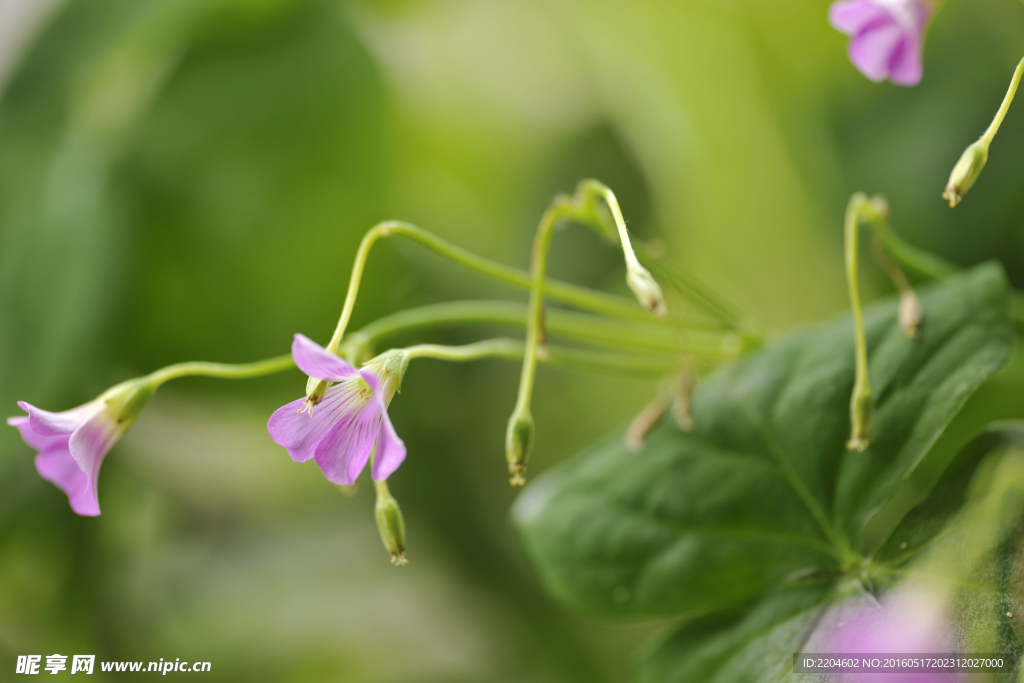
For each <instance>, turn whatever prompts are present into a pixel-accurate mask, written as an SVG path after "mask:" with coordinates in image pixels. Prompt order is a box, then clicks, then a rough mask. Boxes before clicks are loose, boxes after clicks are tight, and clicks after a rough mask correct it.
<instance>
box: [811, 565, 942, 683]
mask: <svg viewBox="0 0 1024 683" xmlns="http://www.w3.org/2000/svg"><path fill="white" fill-rule="evenodd" d="M958 645H959V643H958V641H957V636H956V629H955V628H954V626H953V624H952V623H951V621H950V618H949V614H948V604H947V602H946V600H945V599H943V597H942V596H941V595H940V594H939V593H937V592H935V591H934V590H929V589H928V588H926V587H925V586H922V585H909V584H908V585H902V586H899V587H897V588H896V589H894V590H893V591H891V592H889V593H887V594H885V595H883V596H882V598H881V601H880V602H876V601H874V600H873V599H863V598H862V599H859V600H854V601H852V602H850V603H847V604H845V605H841V606H839V607H837V608H836V609H834V610H833V611H832V612H831V613H830V614H829V615H828V616H827V617H826V618H825V619H823V620H822V623H821V624H819V626H818V629H817V631H816V633H815V635H814V636H813V637H812V643H810V644H809V645H808V648H813V649H814V650H815V651H819V652H823V653H825V652H827V653H828V654H830V655H843V654H851V655H853V654H859V655H884V654H897V653H898V654H905V655H909V656H911V657H913V656H914V655H923V654H939V653H949V652H956V651H957V649H958ZM818 648H821V649H818ZM836 680H837V681H841V682H842V683H956V682H957V681H960V680H961V677H960V676H959V675H958V674H956V673H952V672H941V673H939V672H927V673H926V672H886V673H877V672H876V673H846V674H841V675H840V676H839V677H838V678H837V679H836Z"/></svg>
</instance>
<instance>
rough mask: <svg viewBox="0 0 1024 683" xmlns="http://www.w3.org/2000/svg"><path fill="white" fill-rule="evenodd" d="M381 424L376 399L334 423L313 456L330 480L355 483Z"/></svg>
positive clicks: (364, 465)
mask: <svg viewBox="0 0 1024 683" xmlns="http://www.w3.org/2000/svg"><path fill="white" fill-rule="evenodd" d="M379 425H380V411H379V408H378V406H377V403H376V402H375V401H370V402H369V403H368V404H367V405H366V407H365V408H363V409H362V410H361V411H360V412H358V413H355V414H349V415H346V416H345V417H343V418H342V419H341V420H340V421H339V422H338V423H337V424H336V425H334V427H333V428H332V429H331V430H330V431H329V432H328V433H327V435H326V436H325V437H324V438H323V439H322V440H321V441H320V443H318V444H317V446H316V451H315V452H314V455H313V457H314V459H315V460H316V464H317V465H319V466H320V470H321V471H322V472H323V473H324V476H325V477H327V480H328V481H331V482H334V483H335V484H354V483H355V481H356V479H358V478H359V474H360V473H361V472H362V471H363V468H364V467H366V462H367V460H369V459H370V454H371V453H372V452H373V445H374V442H375V441H376V439H377V433H378V431H379V429H380V427H379Z"/></svg>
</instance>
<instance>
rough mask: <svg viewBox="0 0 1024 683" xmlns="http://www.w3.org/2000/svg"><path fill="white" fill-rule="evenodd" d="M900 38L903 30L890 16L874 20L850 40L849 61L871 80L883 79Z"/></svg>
mask: <svg viewBox="0 0 1024 683" xmlns="http://www.w3.org/2000/svg"><path fill="white" fill-rule="evenodd" d="M902 38H903V30H902V29H901V28H900V27H899V25H898V24H897V23H896V22H895V21H893V20H892V19H891V18H888V19H886V20H880V21H878V22H874V23H873V24H871V25H869V26H868V27H867V28H866V29H864V30H863V31H862V32H861V33H858V34H857V35H856V36H855V37H854V38H853V40H851V41H850V48H849V52H850V61H851V62H853V64H854V66H856V67H857V68H858V69H860V72H861V73H862V74H864V75H865V76H867V77H868V78H869V79H871V80H872V81H882V80H885V77H886V76H888V75H889V62H890V60H891V59H892V53H893V50H895V49H896V47H897V46H898V44H899V42H900V40H901V39H902Z"/></svg>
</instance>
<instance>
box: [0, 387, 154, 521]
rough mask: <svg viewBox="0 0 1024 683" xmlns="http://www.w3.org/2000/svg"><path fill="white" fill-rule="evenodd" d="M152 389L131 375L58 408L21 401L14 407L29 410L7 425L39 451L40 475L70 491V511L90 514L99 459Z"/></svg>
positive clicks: (95, 505) (96, 510)
mask: <svg viewBox="0 0 1024 683" xmlns="http://www.w3.org/2000/svg"><path fill="white" fill-rule="evenodd" d="M153 390H154V387H153V386H151V385H150V384H149V383H148V382H145V381H140V380H131V381H128V382H124V383H123V384H119V385H117V386H115V387H113V388H112V389H110V390H108V391H106V392H105V393H104V394H103V395H101V396H100V397H99V398H97V399H95V400H94V401H90V402H89V403H86V404H85V405H81V406H78V407H77V408H72V409H71V410H66V411H64V412H62V413H51V412H49V411H46V410H41V409H39V408H36V407H35V406H33V405H29V404H28V403H25V402H24V401H19V402H18V406H19V407H20V408H21V409H22V410H24V411H25V412H27V413H28V415H23V416H20V417H10V418H7V424H9V425H11V426H12V427H16V428H17V429H18V431H19V432H21V438H22V439H24V440H25V443H27V444H28V445H29V446H31V447H32V448H34V449H36V450H37V451H39V453H38V455H36V470H37V471H38V472H39V476H41V477H42V478H43V479H46V480H47V481H50V482H53V483H54V484H56V485H57V487H58V488H59V489H60V490H62V491H63V492H64V493H66V494H67V495H68V502H70V503H71V509H72V510H74V511H75V512H77V513H78V514H80V515H85V516H89V517H94V516H96V515H98V514H100V503H99V497H98V496H97V492H96V482H97V479H98V478H99V474H100V465H102V464H103V458H105V457H106V455H107V453H108V452H109V451H110V449H111V448H113V447H114V444H116V443H117V441H118V440H119V439H120V438H121V437H122V436H123V435H124V433H125V432H126V431H128V427H130V426H131V423H132V422H133V421H134V420H135V417H136V416H137V415H138V413H139V411H140V410H142V408H143V407H144V406H145V404H146V403H147V402H148V401H149V398H150V397H151V396H152V395H153Z"/></svg>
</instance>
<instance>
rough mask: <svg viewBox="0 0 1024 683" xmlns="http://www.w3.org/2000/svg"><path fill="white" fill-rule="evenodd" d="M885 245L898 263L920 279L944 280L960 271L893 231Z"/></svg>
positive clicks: (889, 232) (885, 239) (884, 242)
mask: <svg viewBox="0 0 1024 683" xmlns="http://www.w3.org/2000/svg"><path fill="white" fill-rule="evenodd" d="M883 244H884V245H885V250H886V251H887V252H888V253H889V255H890V256H892V257H893V259H894V260H895V261H896V262H897V263H899V264H900V265H901V266H903V267H904V268H906V269H907V270H909V271H910V272H911V273H914V274H915V275H917V276H919V277H926V278H929V279H932V280H944V279H946V278H948V277H950V276H952V275H954V274H955V273H956V272H957V271H958V270H959V268H957V267H956V266H954V265H953V264H951V263H949V262H948V261H946V260H944V259H941V258H939V257H938V256H936V255H934V254H930V253H928V252H927V251H924V250H923V249H919V248H917V247H915V246H914V245H912V244H910V243H909V242H907V241H906V240H904V239H903V238H902V237H900V236H899V235H897V234H895V233H894V232H892V231H891V230H890V231H888V232H886V234H885V238H884V240H883Z"/></svg>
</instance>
